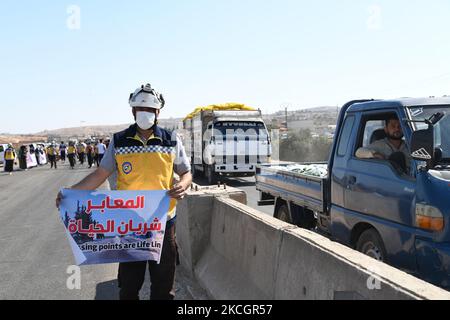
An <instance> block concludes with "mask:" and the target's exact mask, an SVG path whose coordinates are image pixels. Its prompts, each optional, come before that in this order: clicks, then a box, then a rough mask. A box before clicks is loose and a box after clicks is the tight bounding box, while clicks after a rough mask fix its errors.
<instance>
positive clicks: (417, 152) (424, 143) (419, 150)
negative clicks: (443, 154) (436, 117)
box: [411, 125, 435, 167]
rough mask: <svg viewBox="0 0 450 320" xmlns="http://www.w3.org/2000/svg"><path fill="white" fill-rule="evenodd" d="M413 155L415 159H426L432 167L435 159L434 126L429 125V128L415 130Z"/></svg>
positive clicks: (412, 139) (412, 140) (412, 145)
mask: <svg viewBox="0 0 450 320" xmlns="http://www.w3.org/2000/svg"><path fill="white" fill-rule="evenodd" d="M411 150H412V153H411V156H412V158H413V159H414V160H418V161H426V162H427V166H428V167H431V166H432V164H433V162H434V160H435V149H434V128H433V126H432V125H428V129H424V130H418V131H414V132H413V134H412V138H411Z"/></svg>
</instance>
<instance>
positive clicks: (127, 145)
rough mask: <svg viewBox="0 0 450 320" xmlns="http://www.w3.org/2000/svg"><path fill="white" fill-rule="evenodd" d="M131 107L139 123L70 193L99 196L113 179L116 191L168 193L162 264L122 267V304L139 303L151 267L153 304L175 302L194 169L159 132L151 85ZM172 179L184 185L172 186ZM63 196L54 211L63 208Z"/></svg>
mask: <svg viewBox="0 0 450 320" xmlns="http://www.w3.org/2000/svg"><path fill="white" fill-rule="evenodd" d="M129 105H130V107H131V108H132V114H133V116H134V119H135V121H136V123H135V124H133V125H132V126H130V127H129V128H128V129H126V130H124V131H121V132H118V133H116V134H114V136H113V138H112V139H111V142H110V144H109V147H108V150H107V151H106V154H105V156H104V158H103V160H102V162H101V164H100V167H99V168H98V169H97V170H96V171H95V172H93V173H92V174H90V175H89V176H87V177H86V178H85V179H84V180H82V181H81V182H80V183H78V184H76V185H74V186H73V187H72V189H77V190H95V189H97V188H98V187H99V186H100V185H101V184H102V183H103V182H104V181H105V180H106V179H107V178H108V177H109V176H111V175H113V176H114V177H115V184H116V188H115V189H117V190H168V195H169V196H170V197H171V198H172V199H171V202H170V208H169V213H168V218H167V225H166V231H165V234H164V243H163V250H162V253H161V261H160V264H156V262H154V261H142V262H131V263H120V265H119V275H118V282H119V287H120V299H122V300H135V299H139V291H140V289H141V287H142V285H143V283H144V278H145V272H146V268H147V266H148V268H149V271H150V278H151V283H152V285H151V297H150V298H151V299H152V300H170V299H173V298H174V297H175V292H174V283H175V268H176V264H177V263H178V252H177V245H176V241H175V221H176V200H177V199H182V198H183V197H184V195H185V192H186V190H187V189H188V187H189V186H190V185H191V183H192V175H191V173H190V170H191V166H190V163H189V159H188V158H187V156H186V153H185V151H184V148H183V145H182V143H181V140H180V139H179V137H177V136H174V137H173V135H172V133H171V132H169V131H167V130H165V129H163V128H161V127H159V126H158V122H157V119H158V116H159V113H160V110H161V109H162V108H163V107H164V105H165V101H164V98H163V96H162V95H161V94H159V93H158V92H156V91H155V90H154V89H152V88H151V86H150V84H147V85H145V86H141V87H140V88H138V89H136V91H135V92H134V93H132V94H130V97H129ZM174 173H177V174H178V175H179V176H180V180H179V181H178V182H177V183H174V176H173V175H174ZM61 197H62V196H61V194H58V196H57V199H56V205H57V207H59V203H60V201H61Z"/></svg>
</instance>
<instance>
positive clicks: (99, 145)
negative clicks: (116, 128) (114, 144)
mask: <svg viewBox="0 0 450 320" xmlns="http://www.w3.org/2000/svg"><path fill="white" fill-rule="evenodd" d="M105 152H106V145H105V144H104V143H103V140H102V139H100V141H99V142H98V143H97V167H99V166H100V163H101V162H102V159H103V157H104V155H105Z"/></svg>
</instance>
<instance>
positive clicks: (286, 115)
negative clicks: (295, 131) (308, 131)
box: [284, 107, 288, 131]
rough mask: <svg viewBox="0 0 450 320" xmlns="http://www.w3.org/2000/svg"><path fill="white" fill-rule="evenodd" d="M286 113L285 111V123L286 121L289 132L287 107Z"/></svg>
mask: <svg viewBox="0 0 450 320" xmlns="http://www.w3.org/2000/svg"><path fill="white" fill-rule="evenodd" d="M284 110H285V111H284V113H285V118H286V119H285V121H286V131H287V130H288V108H287V107H286V108H285V109H284Z"/></svg>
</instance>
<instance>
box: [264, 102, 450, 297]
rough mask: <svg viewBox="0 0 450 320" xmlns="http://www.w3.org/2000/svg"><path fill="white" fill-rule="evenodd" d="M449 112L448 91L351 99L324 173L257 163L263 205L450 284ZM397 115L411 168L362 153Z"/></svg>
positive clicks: (431, 279) (439, 282) (420, 274)
mask: <svg viewBox="0 0 450 320" xmlns="http://www.w3.org/2000/svg"><path fill="white" fill-rule="evenodd" d="M449 114H450V97H442V98H434V97H430V98H424V99H410V98H408V99H400V100H358V101H351V102H349V103H347V104H346V105H344V106H343V107H342V109H341V112H340V115H339V117H338V121H337V126H336V133H335V137H334V141H333V146H332V149H331V152H330V157H329V160H328V162H327V163H326V168H327V171H326V173H325V175H324V176H319V177H315V176H311V175H308V174H304V173H299V172H290V171H288V170H281V169H282V166H283V165H281V166H280V165H274V164H262V165H259V166H258V167H257V171H256V188H257V189H258V190H259V191H260V195H261V198H260V202H259V205H269V204H274V205H275V206H274V208H275V209H274V216H275V217H277V218H279V219H282V220H284V221H286V222H289V223H292V224H295V225H298V226H300V227H303V228H307V229H311V230H316V231H318V232H320V233H323V234H326V235H327V236H329V237H330V238H331V239H333V240H335V241H338V242H341V243H343V244H345V245H348V246H350V247H352V248H354V249H356V250H359V251H361V252H363V253H365V254H367V255H369V256H371V257H373V258H375V259H378V260H381V261H384V262H387V263H389V264H391V265H393V266H395V267H397V268H399V269H402V270H404V271H406V272H409V273H411V274H413V275H415V276H417V277H419V278H422V279H424V280H426V281H428V282H431V283H433V284H436V285H438V286H441V287H443V288H445V289H450V116H448V115H449ZM392 116H395V117H397V118H398V120H400V124H401V129H402V131H403V134H404V143H405V144H406V146H407V148H408V151H409V152H410V156H411V157H410V158H409V162H410V163H409V164H410V168H409V170H408V171H406V172H405V171H403V170H400V167H399V166H398V165H397V164H396V163H395V162H392V161H389V160H383V159H377V158H359V157H357V156H356V153H357V150H358V149H359V148H364V147H367V146H369V145H370V144H371V143H373V142H374V141H377V140H380V139H384V138H385V137H386V136H385V135H386V133H385V132H384V124H385V121H386V119H389V118H392ZM408 156H409V154H408ZM284 166H287V164H284ZM280 168H281V169H280Z"/></svg>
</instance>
